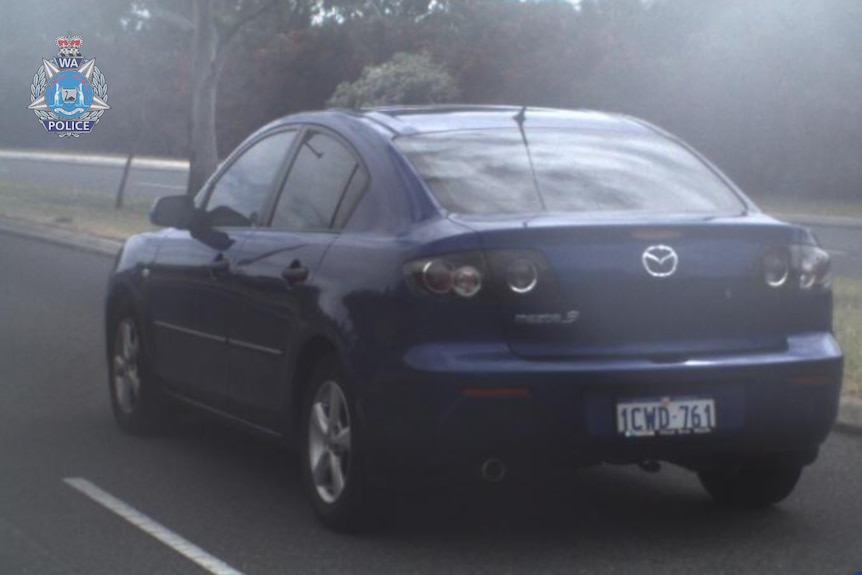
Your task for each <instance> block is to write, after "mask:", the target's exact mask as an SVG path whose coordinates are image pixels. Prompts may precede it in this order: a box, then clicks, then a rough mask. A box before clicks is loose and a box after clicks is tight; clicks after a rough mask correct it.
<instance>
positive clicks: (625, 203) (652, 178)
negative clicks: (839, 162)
mask: <svg viewBox="0 0 862 575" xmlns="http://www.w3.org/2000/svg"><path fill="white" fill-rule="evenodd" d="M525 134H526V143H525V138H524V137H523V136H522V135H521V133H520V131H519V130H518V128H517V126H513V127H512V128H511V129H509V128H506V129H496V130H475V131H464V132H442V133H435V134H424V135H419V136H406V137H401V138H397V139H396V140H395V142H396V145H397V146H398V147H399V149H401V150H402V151H403V152H404V154H405V155H406V156H407V158H408V159H409V160H410V162H411V163H412V164H413V166H414V167H415V168H416V170H417V172H418V173H419V175H420V176H421V177H422V178H423V180H424V181H425V183H426V184H427V186H428V188H429V189H430V190H431V192H432V193H433V194H434V196H435V197H436V198H437V201H438V202H440V204H441V205H442V206H443V207H444V208H445V209H446V210H448V211H450V212H452V213H460V214H519V213H536V212H543V211H547V212H564V213H571V212H621V213H670V212H675V213H704V214H718V213H731V212H732V213H739V212H741V211H742V210H743V209H744V205H743V204H742V201H741V200H740V199H739V198H738V197H737V195H736V194H735V193H734V192H733V191H732V190H731V189H730V188H729V187H728V186H727V185H726V184H725V183H724V182H723V181H722V180H721V179H720V178H719V177H718V176H717V175H716V174H715V173H714V172H713V171H712V170H711V169H710V168H708V167H707V166H706V165H704V164H703V162H701V161H700V159H698V158H697V157H696V156H694V155H693V154H692V153H691V152H689V151H688V150H686V149H685V148H684V147H682V146H680V145H678V144H676V143H674V142H672V141H670V140H668V139H666V138H661V137H657V136H642V135H636V134H625V133H607V132H585V131H573V130H562V129H532V130H530V129H527V130H526V132H525Z"/></svg>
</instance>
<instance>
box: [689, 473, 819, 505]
mask: <svg viewBox="0 0 862 575" xmlns="http://www.w3.org/2000/svg"><path fill="white" fill-rule="evenodd" d="M801 475H802V467H801V466H799V465H792V464H780V463H773V462H767V463H761V464H754V463H748V464H744V465H736V466H730V467H724V468H718V469H709V470H704V471H701V472H699V473H698V477H699V478H700V482H701V484H702V485H703V487H704V488H705V489H706V491H707V492H708V493H709V494H710V495H711V496H712V497H713V499H714V500H715V501H716V503H718V504H720V505H725V506H728V507H742V508H749V509H751V508H759V507H767V506H769V505H772V504H774V503H778V502H779V501H782V500H783V499H785V498H786V497H787V496H788V495H790V493H791V492H792V491H793V489H794V488H795V487H796V484H797V482H798V481H799V477H800V476H801Z"/></svg>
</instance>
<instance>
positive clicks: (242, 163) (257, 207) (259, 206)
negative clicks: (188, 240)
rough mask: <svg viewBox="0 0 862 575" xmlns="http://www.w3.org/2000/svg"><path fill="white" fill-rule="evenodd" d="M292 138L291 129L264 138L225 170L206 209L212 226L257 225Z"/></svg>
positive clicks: (293, 136)
mask: <svg viewBox="0 0 862 575" xmlns="http://www.w3.org/2000/svg"><path fill="white" fill-rule="evenodd" d="M295 137H296V131H293V130H291V131H285V132H278V133H276V134H272V135H271V136H267V137H265V138H263V139H262V140H260V141H258V142H256V143H255V144H253V145H252V146H251V147H250V148H249V149H247V150H246V151H245V152H243V154H242V155H241V156H240V157H239V158H238V159H237V160H236V161H234V162H233V163H232V164H231V165H230V166H229V167H228V168H227V170H225V172H224V173H223V174H222V175H221V177H220V178H219V179H218V181H217V182H216V183H215V185H214V186H213V190H212V193H211V194H210V197H209V201H208V202H207V206H206V210H207V212H208V213H209V214H210V218H211V221H212V224H213V225H215V226H234V227H248V226H256V225H258V224H259V223H260V222H259V221H260V216H261V213H262V211H263V208H264V205H265V203H266V199H267V197H268V196H269V194H270V192H272V189H273V186H274V185H275V180H276V178H277V177H278V174H279V173H280V172H281V169H282V167H283V166H284V158H285V156H286V155H287V152H288V150H289V149H290V145H291V143H292V142H293V139H294V138H295Z"/></svg>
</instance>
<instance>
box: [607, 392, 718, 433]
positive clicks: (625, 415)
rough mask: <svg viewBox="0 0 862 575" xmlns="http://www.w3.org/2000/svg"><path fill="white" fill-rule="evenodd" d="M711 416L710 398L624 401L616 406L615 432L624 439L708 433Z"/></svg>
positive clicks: (712, 419)
mask: <svg viewBox="0 0 862 575" xmlns="http://www.w3.org/2000/svg"><path fill="white" fill-rule="evenodd" d="M715 416H716V414H715V400H714V399H708V398H692V397H686V398H671V397H662V398H654V399H630V400H628V399H627V400H623V401H620V402H619V403H617V431H618V432H619V433H620V434H621V435H625V436H626V437H645V436H653V435H685V434H691V433H709V432H710V431H712V430H713V429H715V421H716V418H715Z"/></svg>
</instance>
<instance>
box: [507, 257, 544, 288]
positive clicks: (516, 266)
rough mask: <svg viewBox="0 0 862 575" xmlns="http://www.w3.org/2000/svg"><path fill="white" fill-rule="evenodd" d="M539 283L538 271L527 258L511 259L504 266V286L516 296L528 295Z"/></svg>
mask: <svg viewBox="0 0 862 575" xmlns="http://www.w3.org/2000/svg"><path fill="white" fill-rule="evenodd" d="M538 283H539V270H538V269H537V268H536V264H534V263H533V262H532V260H529V259H527V258H517V259H513V260H512V261H511V262H509V264H508V265H507V266H506V285H507V286H508V287H509V289H510V290H512V291H513V292H515V293H517V294H525V293H530V292H531V291H533V290H534V289H536V286H537V285H538Z"/></svg>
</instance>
